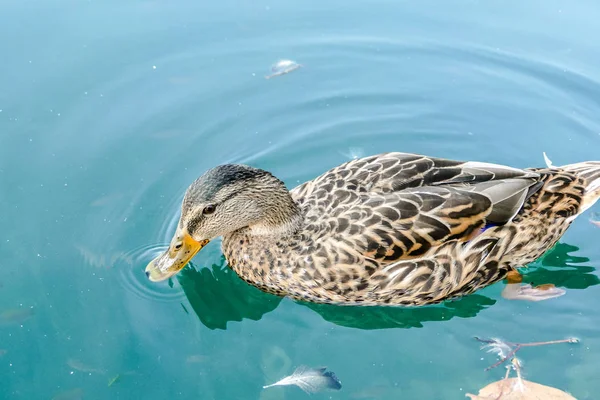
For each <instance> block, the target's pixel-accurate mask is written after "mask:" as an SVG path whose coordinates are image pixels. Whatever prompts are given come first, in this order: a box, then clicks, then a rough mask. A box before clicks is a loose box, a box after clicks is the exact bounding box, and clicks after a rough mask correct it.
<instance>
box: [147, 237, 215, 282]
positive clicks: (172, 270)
mask: <svg viewBox="0 0 600 400" xmlns="http://www.w3.org/2000/svg"><path fill="white" fill-rule="evenodd" d="M208 242H209V240H202V241H199V242H198V241H195V240H194V239H192V238H191V237H189V235H186V236H184V240H183V242H182V247H181V249H179V250H178V251H177V252H176V253H174V254H173V252H172V251H171V250H167V251H165V252H164V253H162V254H161V255H159V256H158V257H156V258H155V259H153V260H152V261H150V262H149V263H148V265H147V266H146V276H147V277H148V279H150V281H152V282H160V281H164V280H165V279H168V278H170V277H172V276H173V275H175V274H177V273H178V272H179V271H181V270H182V269H183V267H185V266H186V265H187V263H188V262H189V261H190V260H191V259H192V258H193V257H194V256H195V255H196V253H197V252H198V251H200V250H201V249H202V248H203V247H204V246H206V244H207V243H208Z"/></svg>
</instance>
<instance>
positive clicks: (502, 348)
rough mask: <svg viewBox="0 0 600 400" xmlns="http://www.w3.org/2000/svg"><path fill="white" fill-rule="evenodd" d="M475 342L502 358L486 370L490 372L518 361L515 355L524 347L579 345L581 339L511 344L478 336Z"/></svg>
mask: <svg viewBox="0 0 600 400" xmlns="http://www.w3.org/2000/svg"><path fill="white" fill-rule="evenodd" d="M475 340H477V341H479V342H481V343H485V345H483V346H482V347H481V349H488V353H496V355H497V356H498V358H500V361H498V362H497V363H495V364H494V365H491V366H489V367H487V368H486V369H485V370H486V371H489V370H490V369H492V368H496V367H498V366H500V365H502V364H504V363H505V362H506V361H508V360H509V359H513V358H515V359H516V357H515V355H516V354H517V352H518V351H519V350H520V349H521V348H523V347H533V346H545V345H548V344H559V343H579V339H576V338H568V339H561V340H551V341H548V342H534V343H511V342H505V341H503V340H500V339H480V338H478V337H477V336H475Z"/></svg>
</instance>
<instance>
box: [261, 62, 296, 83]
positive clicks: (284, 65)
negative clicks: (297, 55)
mask: <svg viewBox="0 0 600 400" xmlns="http://www.w3.org/2000/svg"><path fill="white" fill-rule="evenodd" d="M301 66H302V65H300V64H298V63H297V62H295V61H292V60H279V61H277V62H276V63H275V64H273V66H272V67H271V72H272V73H271V74H270V75H267V76H265V79H271V78H273V77H276V76H280V75H285V74H289V73H290V72H292V71H295V70H297V69H298V68H300V67H301Z"/></svg>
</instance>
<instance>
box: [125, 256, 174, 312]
mask: <svg viewBox="0 0 600 400" xmlns="http://www.w3.org/2000/svg"><path fill="white" fill-rule="evenodd" d="M166 248H167V246H166V245H147V246H142V247H138V248H136V249H133V250H131V251H130V252H128V253H126V255H125V256H124V257H123V259H122V262H120V263H118V264H117V265H116V267H117V268H118V271H119V275H120V279H119V282H120V283H121V285H122V286H123V287H124V288H125V289H126V290H127V291H129V292H132V293H134V294H136V295H137V296H139V297H141V298H145V299H151V300H158V301H165V302H178V301H182V300H183V299H184V298H185V294H184V293H183V290H182V289H181V288H180V287H179V285H175V284H173V285H171V284H169V281H165V282H151V281H150V280H149V279H148V278H147V277H146V275H145V274H144V268H145V266H146V264H148V262H149V261H150V260H152V259H153V258H154V257H156V256H158V255H159V254H160V253H162V252H163V251H165V250H166Z"/></svg>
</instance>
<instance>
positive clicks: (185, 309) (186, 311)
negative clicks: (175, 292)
mask: <svg viewBox="0 0 600 400" xmlns="http://www.w3.org/2000/svg"><path fill="white" fill-rule="evenodd" d="M179 304H181V307H183V311H185V313H186V314H189V313H190V312H189V311H188V309H187V308H185V306H184V305H183V303H179Z"/></svg>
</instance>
